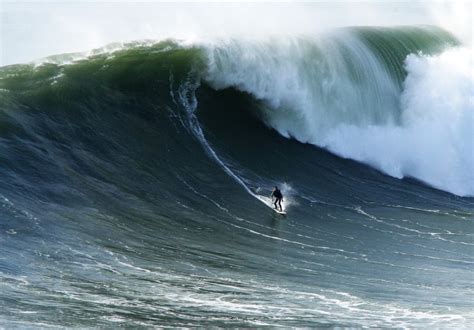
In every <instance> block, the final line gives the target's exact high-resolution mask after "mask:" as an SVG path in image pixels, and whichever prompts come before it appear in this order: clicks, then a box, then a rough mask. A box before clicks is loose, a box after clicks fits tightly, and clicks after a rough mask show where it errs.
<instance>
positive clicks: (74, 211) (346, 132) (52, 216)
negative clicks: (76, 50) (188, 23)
mask: <svg viewBox="0 0 474 330" xmlns="http://www.w3.org/2000/svg"><path fill="white" fill-rule="evenodd" d="M114 47H115V46H114V45H111V46H110V47H109V48H107V47H106V48H104V49H101V50H97V51H95V52H92V53H91V54H89V55H88V56H82V58H78V57H77V56H76V55H75V54H64V55H57V56H54V57H50V58H47V59H45V60H44V61H41V63H37V64H19V65H10V66H5V67H2V68H0V173H1V180H0V205H1V207H0V251H1V253H0V326H6V327H10V326H20V327H24V326H80V327H84V326H85V327H88V326H107V327H115V326H120V325H124V326H133V327H135V326H240V327H255V326H287V327H291V326H309V327H317V326H321V327H324V326H352V327H364V326H372V327H438V328H448V327H453V328H468V327H469V326H472V324H473V322H474V300H473V297H474V284H473V271H474V240H473V237H474V226H473V221H474V200H473V198H472V196H473V195H474V178H473V165H474V160H473V159H474V155H473V149H472V148H473V139H472V132H473V121H474V120H473V117H472V113H473V104H472V100H473V91H472V83H473V80H472V79H473V78H472V75H471V74H470V72H471V71H472V52H471V51H470V50H469V49H467V48H465V47H463V46H462V45H461V44H460V42H459V41H458V40H457V39H456V38H455V37H453V36H452V35H451V34H449V33H448V32H446V31H444V30H442V29H439V28H436V27H429V26H426V27H424V26H423V27H415V26H413V27H410V26H407V27H399V28H376V27H367V28H343V29H337V30H333V31H332V32H327V33H325V34H322V35H319V36H313V37H310V36H301V37H291V38H290V37H288V38H267V39H262V40H249V39H227V40H219V41H213V42H208V43H205V42H201V43H195V44H189V43H183V42H180V41H176V40H165V41H161V42H135V43H130V44H126V45H120V47H115V48H114ZM275 185H278V186H280V187H281V188H282V191H283V193H284V195H285V208H286V210H287V212H288V215H287V217H282V216H280V215H278V214H276V213H275V212H273V211H272V210H271V209H270V208H269V207H268V202H269V198H268V196H269V194H270V191H271V189H272V187H273V186H275Z"/></svg>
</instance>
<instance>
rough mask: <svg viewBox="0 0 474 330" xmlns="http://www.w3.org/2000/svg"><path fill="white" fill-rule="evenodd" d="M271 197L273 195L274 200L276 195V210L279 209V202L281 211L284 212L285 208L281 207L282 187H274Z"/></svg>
mask: <svg viewBox="0 0 474 330" xmlns="http://www.w3.org/2000/svg"><path fill="white" fill-rule="evenodd" d="M271 197H272V201H273V197H275V202H274V203H273V204H274V205H275V210H278V208H277V203H278V206H280V212H283V209H282V207H281V201H282V200H283V195H282V194H281V191H280V189H278V187H277V186H275V188H273V191H272V195H271Z"/></svg>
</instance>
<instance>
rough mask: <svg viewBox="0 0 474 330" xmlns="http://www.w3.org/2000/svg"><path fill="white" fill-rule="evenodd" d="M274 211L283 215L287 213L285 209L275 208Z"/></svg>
mask: <svg viewBox="0 0 474 330" xmlns="http://www.w3.org/2000/svg"><path fill="white" fill-rule="evenodd" d="M273 211H275V212H276V213H278V214H281V215H286V212H285V211H280V210H277V209H273Z"/></svg>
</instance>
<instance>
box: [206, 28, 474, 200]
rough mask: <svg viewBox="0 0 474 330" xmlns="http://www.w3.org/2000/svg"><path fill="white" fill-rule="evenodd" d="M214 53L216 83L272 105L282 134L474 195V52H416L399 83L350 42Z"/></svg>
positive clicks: (229, 47) (214, 49)
mask: <svg viewBox="0 0 474 330" xmlns="http://www.w3.org/2000/svg"><path fill="white" fill-rule="evenodd" d="M209 48H210V50H209V53H210V55H209V57H210V59H209V61H210V65H209V66H210V68H209V73H208V76H207V79H208V81H210V82H211V84H212V85H213V86H214V87H215V88H218V89H219V88H220V89H222V88H227V87H236V88H238V89H239V90H242V91H245V92H248V93H250V94H252V95H253V96H254V97H255V98H257V99H259V100H262V101H264V102H265V104H266V105H267V107H266V109H263V110H262V111H263V113H262V117H264V120H265V122H266V123H267V125H269V126H270V127H272V128H274V129H276V130H277V131H278V132H279V133H280V134H282V135H283V136H285V137H288V138H295V139H297V140H298V141H300V142H303V143H311V144H314V145H317V146H320V147H324V148H327V149H328V150H330V151H332V152H334V153H336V154H337V155H340V156H342V157H346V158H351V159H355V160H357V161H361V162H364V163H366V164H368V165H371V166H374V167H375V168H377V169H379V170H381V171H383V172H384V173H386V174H388V175H391V176H394V177H396V178H403V177H413V178H416V179H419V180H421V181H423V182H425V183H427V184H429V185H431V186H433V187H436V188H438V189H442V190H445V191H449V192H451V193H454V194H457V195H461V196H473V194H474V172H473V171H472V169H473V168H474V152H473V151H474V138H473V132H474V130H473V128H474V126H473V125H474V103H473V99H474V89H473V88H472V86H473V84H474V72H473V67H474V65H473V53H472V49H467V48H463V47H455V48H454V49H447V50H444V51H442V52H441V54H436V55H424V54H423V53H422V52H421V51H420V52H419V53H415V54H410V55H409V56H407V57H406V59H405V60H404V62H403V68H398V70H399V71H398V72H400V71H402V70H406V77H405V78H404V80H403V81H401V82H400V81H398V80H397V79H399V78H400V77H399V76H398V75H397V73H398V72H395V73H394V72H390V70H391V69H392V70H393V68H391V67H390V64H392V63H384V62H383V61H387V59H383V58H382V59H381V58H380V57H378V56H377V55H378V54H374V51H372V50H371V49H370V48H369V47H367V45H365V44H364V43H363V42H361V40H358V38H356V37H354V36H351V35H348V34H343V35H338V34H336V35H331V38H328V40H321V39H319V40H315V41H310V42H308V40H305V39H294V40H285V41H284V42H274V43H270V42H268V43H265V42H235V41H231V42H223V43H222V44H218V45H212V46H210V47H209Z"/></svg>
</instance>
